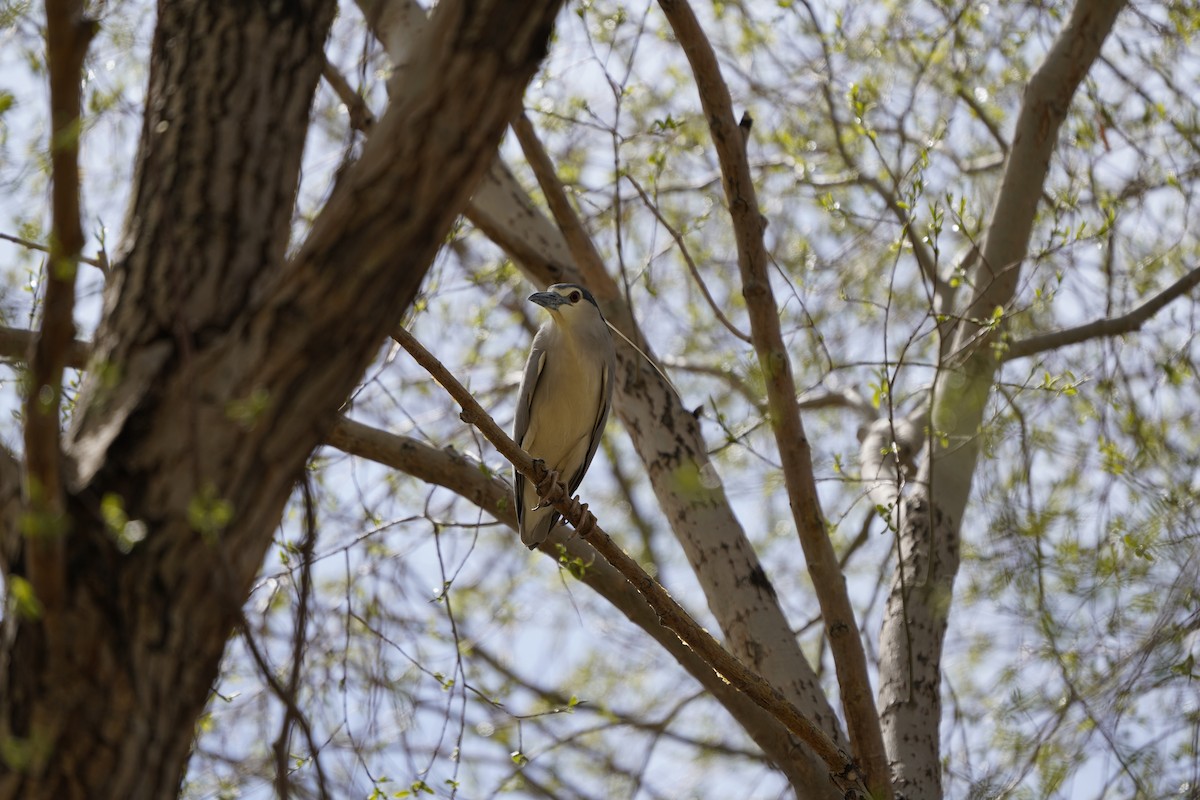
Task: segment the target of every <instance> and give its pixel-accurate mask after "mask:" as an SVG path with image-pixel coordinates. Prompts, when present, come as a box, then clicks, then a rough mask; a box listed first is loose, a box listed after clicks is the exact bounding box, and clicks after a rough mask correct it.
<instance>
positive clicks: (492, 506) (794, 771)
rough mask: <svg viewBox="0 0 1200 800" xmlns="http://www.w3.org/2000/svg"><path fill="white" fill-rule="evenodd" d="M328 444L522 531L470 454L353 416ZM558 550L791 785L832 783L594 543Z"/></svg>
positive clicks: (552, 549) (558, 535) (506, 495)
mask: <svg viewBox="0 0 1200 800" xmlns="http://www.w3.org/2000/svg"><path fill="white" fill-rule="evenodd" d="M328 441H329V444H330V445H332V446H333V447H336V448H338V449H339V450H342V451H343V452H346V453H351V454H354V455H357V456H361V457H363V458H369V459H371V460H373V461H376V462H378V463H381V464H385V465H387V466H390V467H392V468H393V469H397V470H400V471H402V472H405V473H407V474H409V475H412V476H413V477H414V478H417V479H419V480H423V481H426V482H428V483H433V484H437V485H439V486H444V487H446V488H448V489H450V490H451V491H454V492H456V493H458V494H459V495H461V496H462V497H465V498H466V499H467V500H469V501H471V502H472V503H475V504H476V505H478V506H479V507H480V508H482V509H483V510H485V511H487V512H488V513H489V514H491V515H492V516H494V517H495V518H496V519H498V520H500V521H501V522H503V523H504V524H505V525H508V526H509V527H510V528H512V529H513V530H514V531H515V530H516V525H517V520H516V515H515V514H514V512H513V507H512V488H511V487H510V486H509V485H508V484H507V483H506V482H505V481H503V480H501V479H500V478H495V477H489V476H488V475H487V474H485V472H484V471H483V470H481V469H480V468H479V464H478V463H476V462H475V461H473V460H471V459H469V458H467V457H466V456H463V455H460V454H458V453H455V452H453V451H452V450H438V449H436V448H433V447H430V446H429V445H427V444H423V443H422V442H419V441H417V440H415V439H410V438H407V437H403V436H396V435H393V434H390V433H386V432H384V431H381V430H378V429H375V428H371V427H368V426H366V425H363V424H361V423H358V422H354V421H352V420H348V419H343V420H340V421H339V422H338V424H337V425H336V426H335V427H334V429H333V430H332V431H331V432H330V435H329V440H328ZM601 513H603V512H601ZM559 546H562V547H564V548H566V554H567V558H569V559H572V560H573V561H576V563H581V564H586V565H587V567H586V569H584V570H582V574H580V575H579V576H578V577H579V580H580V581H582V582H583V583H584V584H586V585H587V586H588V587H590V588H591V589H592V590H593V591H595V592H596V593H597V594H599V595H600V596H601V597H603V598H604V599H605V600H607V601H608V602H609V603H611V604H612V606H613V608H615V609H616V610H618V611H620V612H621V613H622V614H624V615H625V617H626V618H628V619H629V621H630V622H632V623H633V624H634V625H637V626H638V627H639V628H641V629H642V630H644V631H645V632H646V633H647V634H648V635H649V636H650V637H651V638H653V639H654V640H655V641H656V642H658V644H659V645H660V646H661V647H662V648H663V649H664V650H666V651H667V652H668V653H670V654H671V657H672V658H674V659H675V660H676V661H677V662H678V663H679V665H680V666H681V667H683V669H685V670H686V671H687V672H688V674H690V675H691V676H692V677H693V678H695V679H696V681H697V683H699V684H700V685H701V686H703V687H704V688H705V689H707V690H708V691H709V692H711V693H712V695H713V697H714V698H716V700H717V701H718V702H719V703H720V704H721V705H722V706H724V708H725V709H726V711H728V712H729V714H730V716H732V717H733V719H734V720H736V721H737V723H738V725H740V726H741V727H742V729H743V730H745V731H746V732H747V733H749V734H750V735H751V736H752V737H753V738H754V740H755V741H756V742H757V743H758V744H759V746H760V747H761V748H762V749H763V752H764V753H765V754H766V755H767V757H768V758H770V759H771V760H773V761H774V762H775V764H776V766H777V767H778V768H779V769H780V771H782V772H783V773H784V774H785V775H787V777H788V780H790V781H791V782H792V783H793V784H794V785H796V786H799V787H819V788H822V789H823V788H824V787H825V785H826V783H827V782H828V780H829V779H828V769H827V768H825V767H824V766H821V765H815V764H813V762H812V760H811V759H809V758H796V757H784V758H781V757H779V756H778V755H776V754H780V753H782V754H788V753H792V752H794V751H795V748H796V739H795V737H793V736H792V735H791V734H789V733H788V731H787V728H785V727H784V726H783V725H782V724H781V723H780V722H779V721H778V720H776V719H775V718H774V717H773V716H771V714H769V713H767V712H766V711H764V710H763V709H762V708H760V707H759V706H758V705H757V704H755V703H754V702H753V701H752V700H750V698H748V697H746V695H744V694H742V693H741V692H739V691H738V690H737V689H736V688H734V687H733V686H731V685H730V684H729V682H728V681H726V680H724V679H723V678H721V677H720V676H719V675H717V674H716V673H715V672H713V669H712V666H711V665H710V664H708V663H707V662H706V661H705V660H704V659H702V658H701V657H700V656H699V655H697V654H696V652H695V651H694V650H692V649H691V648H690V647H688V646H687V645H686V644H684V642H683V641H682V640H681V639H680V638H679V637H678V636H676V635H675V633H674V632H672V631H671V630H669V629H668V628H666V627H664V626H663V624H662V621H661V620H660V619H659V617H658V615H657V614H656V613H655V612H654V609H653V608H651V607H650V605H649V604H648V603H647V602H646V600H645V598H644V597H642V595H641V594H639V593H638V591H637V590H636V589H634V587H633V585H632V584H631V583H630V582H629V581H627V580H625V578H624V576H622V575H621V574H620V573H619V572H617V570H616V568H614V567H613V566H612V565H610V564H609V563H608V562H607V561H605V560H604V559H603V558H602V557H600V555H599V554H598V553H597V552H596V550H595V548H593V547H592V545H591V544H589V543H588V542H587V541H585V540H584V539H581V538H580V537H578V536H576V535H575V534H574V532H573V531H570V530H569V529H567V528H564V527H559V528H557V529H556V532H555V533H553V534H552V535H551V537H550V538H549V539H547V540H546V542H545V543H544V544H543V545H542V549H543V550H544V551H545V552H547V553H549V554H551V555H552V556H553V557H554V558H557V557H558V548H559ZM809 794H817V791H816V789H815V788H814V790H813V791H811V792H810V791H808V790H805V794H802V795H801V796H807V795H809Z"/></svg>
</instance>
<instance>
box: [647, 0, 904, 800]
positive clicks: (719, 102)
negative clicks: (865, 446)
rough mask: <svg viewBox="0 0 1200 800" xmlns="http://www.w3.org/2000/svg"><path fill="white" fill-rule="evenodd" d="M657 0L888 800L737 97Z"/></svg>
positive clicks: (805, 539)
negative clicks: (686, 75) (683, 62)
mask: <svg viewBox="0 0 1200 800" xmlns="http://www.w3.org/2000/svg"><path fill="white" fill-rule="evenodd" d="M659 6H660V7H661V8H662V10H663V13H664V14H665V15H666V17H667V21H668V22H669V23H670V25H671V29H672V30H673V31H674V33H675V38H676V39H677V40H678V41H679V44H680V46H681V47H682V48H683V51H684V54H685V55H686V56H687V59H688V63H689V64H690V65H691V68H692V73H693V75H695V78H696V88H697V91H698V92H699V95H700V104H701V106H702V108H703V110H704V117H705V119H706V120H707V121H708V125H709V130H710V132H711V134H712V138H713V144H714V145H715V148H716V151H717V158H718V161H719V162H720V165H721V174H722V176H723V177H724V181H723V184H724V187H725V195H726V200H727V204H728V207H729V215H730V219H731V222H732V224H733V229H734V238H735V240H736V242H737V249H738V268H739V270H740V272H741V277H742V294H743V296H744V297H745V298H746V308H747V311H748V313H749V317H750V331H751V336H753V338H754V349H755V352H756V353H757V355H758V359H759V364H760V366H761V368H762V372H763V379H764V383H765V385H766V390H767V401H768V408H769V409H770V415H769V416H770V420H771V428H772V430H773V432H774V434H775V441H776V445H777V448H778V451H779V458H780V462H781V464H782V466H783V478H784V484H785V486H786V487H787V492H788V498H789V500H790V505H791V508H792V513H793V518H794V520H795V525H796V532H797V534H798V535H799V538H800V545H801V547H802V549H803V550H804V557H805V561H806V562H807V564H808V571H809V576H810V577H811V578H812V581H813V587H814V589H815V591H816V594H817V600H818V602H819V604H820V607H821V615H822V616H823V617H824V619H825V629H826V633H827V636H828V639H829V643H830V648H831V650H832V652H833V657H834V666H835V668H836V672H837V678H838V686H839V689H840V690H841V695H842V706H843V708H844V709H845V712H846V727H847V730H848V732H849V734H850V742H851V746H852V748H853V750H854V754H855V756H856V757H857V758H858V759H859V761H860V762H861V764H862V765H863V768H864V770H865V772H866V782H867V785H868V786H870V787H871V794H872V796H873V797H876V798H879V800H887V799H888V798H891V796H892V787H891V778H890V773H889V770H888V762H887V752H886V750H885V749H884V745H883V731H882V728H881V727H880V723H879V712H878V710H877V709H876V707H875V699H874V696H873V693H872V691H871V679H870V675H869V673H868V672H867V658H866V652H865V650H864V649H863V644H862V639H861V637H860V635H859V629H858V621H857V620H856V618H855V615H854V608H853V606H852V605H851V603H850V597H849V595H848V593H847V591H846V580H845V576H844V575H843V574H842V572H841V570H840V569H839V567H838V559H837V554H836V553H835V552H834V549H833V544H832V542H830V539H829V535H828V532H827V531H826V529H825V521H824V517H823V515H822V513H821V506H820V498H819V497H818V495H817V488H816V480H815V477H814V475H813V467H812V451H811V449H810V447H809V444H808V438H807V437H806V435H805V433H804V425H803V422H802V421H801V419H800V411H799V409H798V408H797V405H796V383H795V379H794V378H793V376H792V367H791V361H790V358H789V355H788V349H787V347H786V346H785V344H784V341H783V334H782V331H781V329H780V324H779V308H778V305H777V303H776V302H775V297H774V293H773V291H772V289H771V282H770V275H769V264H770V262H769V259H768V256H767V252H766V247H765V245H764V243H763V231H764V230H765V228H766V220H765V219H764V218H763V216H762V213H761V212H760V211H759V208H758V198H757V192H756V190H755V187H754V181H753V178H752V176H751V173H750V162H749V159H748V158H747V156H746V140H745V137H744V136H743V134H742V130H741V128H740V127H739V126H738V123H737V119H736V117H735V116H734V113H733V99H732V97H731V96H730V94H729V87H728V86H727V85H726V84H725V79H724V78H723V77H722V75H721V68H720V65H719V63H718V61H717V56H716V53H715V52H714V51H713V48H712V43H711V42H709V40H708V37H707V36H705V34H704V31H703V29H702V28H701V27H700V23H699V21H698V20H697V19H696V15H695V13H694V12H693V11H692V8H691V6H690V5H689V4H688V3H687V2H686V0H659Z"/></svg>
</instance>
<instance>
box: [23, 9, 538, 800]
mask: <svg viewBox="0 0 1200 800" xmlns="http://www.w3.org/2000/svg"><path fill="white" fill-rule="evenodd" d="M558 5H559V4H558V3H557V2H554V1H553V0H543V1H542V2H537V3H514V2H501V1H500V0H493V2H476V3H465V2H464V3H456V2H450V1H448V2H444V3H442V4H441V5H439V7H438V12H437V14H435V16H434V19H433V21H432V31H431V36H430V37H429V38H428V41H427V42H426V43H423V45H422V47H421V48H420V49H419V52H418V56H419V59H420V62H419V63H420V65H421V66H420V68H419V69H418V70H417V71H416V72H415V73H414V74H413V75H411V76H408V80H407V81H406V82H405V84H404V85H403V86H397V87H394V90H393V102H392V107H391V108H390V109H389V111H388V113H387V114H386V115H385V116H384V117H383V119H381V120H380V122H379V125H378V128H377V130H378V131H379V133H380V134H381V135H379V136H377V137H375V138H373V139H372V141H371V143H369V145H368V146H367V147H366V148H365V149H364V151H363V155H362V158H361V159H360V161H359V162H358V163H357V164H355V165H354V166H353V167H352V168H350V169H349V170H348V171H347V173H346V174H345V175H344V176H343V178H342V180H341V182H340V183H339V185H338V186H337V187H336V189H335V191H334V192H333V195H332V196H331V198H330V201H329V203H328V204H327V206H326V208H325V209H324V210H323V211H322V213H321V214H320V216H319V217H318V219H317V221H316V222H315V223H314V226H313V230H312V232H311V234H310V235H309V238H308V240H307V241H306V243H305V245H304V246H303V247H302V248H301V249H300V251H299V252H298V253H297V255H296V256H295V257H294V258H292V259H291V260H290V261H285V259H284V255H285V249H286V247H287V240H288V235H289V231H290V226H291V217H292V210H293V202H294V197H295V191H296V186H297V181H298V175H299V167H300V159H301V154H302V150H303V146H304V140H305V135H306V131H307V126H308V119H309V108H310V105H311V100H312V95H313V90H314V88H315V86H316V82H317V80H318V78H319V76H320V73H321V68H322V65H323V63H324V55H323V45H324V41H325V38H326V36H327V33H328V29H329V24H330V21H331V19H332V17H333V12H334V3H333V2H332V0H299V1H298V2H292V3H284V4H258V3H246V4H243V3H238V2H215V1H213V2H199V1H198V0H193V2H186V3H185V2H172V3H163V4H162V7H161V8H160V12H159V21H158V27H157V30H156V32H155V37H154V43H153V49H152V63H151V71H150V86H149V90H148V94H147V101H146V118H145V124H144V127H143V132H142V140H141V147H140V151H139V157H138V166H137V172H136V177H135V185H134V189H133V193H132V201H131V208H130V214H129V219H128V222H127V231H126V239H125V242H126V244H125V247H124V249H123V252H122V253H121V255H120V257H119V259H118V260H117V263H116V264H115V265H114V269H113V273H112V277H111V280H110V284H109V286H108V287H107V289H106V296H105V309H104V319H103V322H102V324H101V326H100V329H99V330H98V332H97V336H96V341H95V351H94V354H93V357H92V360H91V362H90V364H89V369H88V375H87V381H86V384H85V386H84V388H83V390H82V392H81V395H80V398H79V401H78V409H77V412H76V417H75V422H74V426H73V429H72V431H71V434H70V436H69V438H68V443H67V452H66V456H67V460H68V463H69V464H71V465H72V467H73V468H71V469H69V472H68V475H67V478H68V481H67V485H68V488H69V495H68V497H67V503H66V508H67V517H68V519H67V520H65V523H66V527H67V532H66V534H65V539H64V542H65V553H66V557H65V562H66V563H65V564H64V565H63V566H64V569H65V575H66V587H67V592H66V596H65V597H64V598H63V600H62V602H61V603H60V604H58V605H57V607H56V610H55V611H54V613H43V614H37V613H35V612H34V606H33V605H32V604H30V605H27V606H26V607H25V610H24V612H20V611H19V612H16V613H9V614H6V616H5V620H4V623H5V629H4V639H3V643H2V649H0V754H2V755H3V757H4V758H3V766H0V798H22V799H23V800H36V798H43V797H45V798H49V797H53V798H58V799H60V800H61V799H62V798H102V797H113V798H122V799H123V800H124V799H125V798H147V799H149V798H161V797H167V796H173V795H174V794H176V793H177V791H178V787H179V784H180V780H181V777H182V775H183V771H184V768H185V765H186V760H187V755H188V751H189V748H190V746H191V743H192V738H193V732H194V726H195V721H196V718H197V717H198V715H199V714H200V712H201V711H202V709H203V707H204V704H205V702H206V700H207V699H208V695H209V692H210V687H211V686H212V682H213V680H214V679H215V677H216V674H217V668H218V665H219V662H220V659H221V656H222V653H223V651H224V647H225V642H226V640H227V638H228V636H229V634H230V632H231V630H232V629H233V626H234V624H235V623H236V621H237V619H238V618H239V615H240V609H241V605H242V603H243V601H244V599H245V597H246V593H247V591H248V588H249V585H250V582H251V581H252V579H253V577H254V575H255V574H256V572H257V571H258V569H259V567H260V565H261V563H262V559H263V555H264V552H265V550H266V548H267V547H268V546H269V544H270V542H271V538H272V534H273V531H274V529H275V526H276V525H277V524H278V521H279V517H280V514H281V512H282V509H283V506H284V503H285V502H286V500H287V497H288V495H289V494H290V492H291V489H292V485H293V483H294V481H295V479H296V477H297V476H298V475H299V474H300V472H301V470H302V469H303V466H304V462H305V460H306V459H307V457H308V454H309V453H310V452H311V450H312V449H313V447H315V446H316V445H317V444H318V443H320V442H321V441H322V438H323V436H324V434H325V433H326V431H327V430H328V428H329V426H330V425H331V424H332V422H333V420H334V415H335V413H336V411H337V408H338V407H339V405H340V404H341V403H342V402H343V400H344V398H345V397H346V395H347V394H348V392H349V391H350V390H351V388H352V387H353V385H354V384H355V382H356V381H357V380H358V379H359V376H360V375H361V373H362V370H363V369H364V368H365V366H366V365H367V363H369V361H370V359H371V358H372V356H373V355H374V354H375V353H376V352H377V351H378V348H379V346H380V345H381V343H382V342H383V341H384V338H385V336H386V335H387V333H388V331H390V330H392V329H393V327H394V326H395V324H396V322H397V320H398V319H399V317H400V315H401V314H402V313H403V312H404V310H405V308H406V307H407V306H408V305H409V303H410V302H411V300H412V298H413V296H414V295H415V292H416V290H417V287H418V285H419V283H420V280H421V278H422V277H423V275H424V274H425V271H426V270H427V268H428V265H429V263H430V262H431V260H432V258H433V255H434V254H435V252H436V250H437V248H438V246H439V245H440V244H441V242H442V240H443V239H444V237H445V234H446V231H447V230H448V229H449V226H450V224H451V223H452V221H453V219H454V217H455V215H456V213H457V210H458V209H459V208H461V206H462V204H463V203H464V202H465V201H466V199H467V197H468V195H469V194H470V191H471V188H472V187H473V186H474V184H475V182H476V181H477V180H478V176H479V175H480V173H481V172H482V171H483V169H484V168H485V167H486V165H487V163H488V161H489V160H490V158H491V156H492V154H493V153H494V152H495V149H496V146H497V144H498V142H499V139H500V135H501V133H502V131H503V128H504V124H505V123H506V121H507V120H508V119H510V118H511V116H512V115H513V114H514V113H515V112H516V110H517V107H518V104H519V100H520V96H521V94H522V92H523V90H524V86H525V84H526V82H527V81H528V79H529V78H530V77H531V76H532V74H533V72H534V70H535V69H536V67H537V65H538V63H539V62H540V60H541V58H542V56H543V55H544V53H545V48H546V46H547V42H548V38H549V34H550V31H551V25H552V22H553V19H554V15H555V13H556V11H557V9H558ZM14 472H15V470H14V469H13V466H12V464H11V462H10V463H8V464H7V465H6V464H4V463H0V477H2V478H4V479H5V481H4V484H3V485H0V512H3V513H4V517H3V519H2V520H0V524H2V526H3V527H2V529H0V533H2V534H3V537H4V538H3V541H2V542H0V554H2V555H3V558H4V564H3V566H4V569H5V571H6V578H7V580H8V583H9V586H10V587H13V586H18V587H20V586H22V585H26V584H24V583H23V579H24V577H25V574H26V571H27V551H28V549H29V548H28V543H27V542H26V541H25V540H24V539H23V536H24V535H25V533H24V532H23V531H22V527H21V525H22V523H21V513H20V512H21V509H20V508H19V507H18V506H19V503H17V502H14V501H13V499H12V498H13V493H12V491H11V481H10V480H9V478H10V477H11V476H12V474H13V473H14ZM126 523H128V524H126Z"/></svg>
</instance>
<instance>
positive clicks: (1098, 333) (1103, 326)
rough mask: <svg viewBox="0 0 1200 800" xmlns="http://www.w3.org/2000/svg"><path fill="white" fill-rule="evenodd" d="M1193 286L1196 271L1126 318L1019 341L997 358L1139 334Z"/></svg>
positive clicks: (1199, 277) (1199, 281)
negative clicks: (1104, 338) (1099, 339)
mask: <svg viewBox="0 0 1200 800" xmlns="http://www.w3.org/2000/svg"><path fill="white" fill-rule="evenodd" d="M1197 286H1200V267H1196V268H1195V269H1193V270H1192V271H1190V272H1188V273H1187V274H1186V275H1184V276H1183V277H1182V278H1180V279H1179V280H1177V281H1175V282H1174V283H1173V284H1171V285H1170V286H1168V287H1167V288H1166V289H1163V290H1162V291H1161V292H1159V293H1158V294H1156V295H1154V297H1151V298H1150V299H1149V300H1147V301H1146V302H1145V303H1142V304H1141V305H1140V306H1138V307H1137V308H1135V309H1133V310H1132V311H1130V312H1128V313H1126V314H1122V315H1121V316H1119V317H1104V318H1102V319H1098V320H1094V321H1092V322H1088V323H1086V324H1084V325H1079V326H1076V327H1074V328H1064V329H1063V330H1058V331H1050V332H1048V333H1042V334H1038V335H1035V336H1030V337H1029V338H1027V339H1020V340H1018V341H1015V342H1012V343H1011V344H1009V345H1008V348H1007V349H1006V350H1005V351H1004V353H1003V354H1002V355H1001V358H1002V360H1004V361H1012V360H1014V359H1018V358H1028V357H1029V356H1034V355H1037V354H1039V353H1045V352H1046V351H1048V350H1057V349H1058V348H1060V347H1066V346H1068V345H1072V344H1079V343H1080V342H1086V341H1087V340H1089V339H1098V338H1100V337H1107V336H1120V335H1122V334H1126V333H1134V332H1135V331H1139V330H1141V328H1142V326H1143V325H1145V324H1146V322H1147V321H1148V320H1149V319H1150V318H1151V317H1153V316H1154V315H1155V314H1157V313H1158V312H1159V311H1161V310H1163V309H1164V308H1166V306H1167V305H1168V304H1169V303H1170V302H1171V301H1172V300H1175V299H1176V298H1179V297H1182V296H1183V295H1185V294H1187V293H1188V292H1190V291H1191V290H1192V289H1195V288H1196V287H1197Z"/></svg>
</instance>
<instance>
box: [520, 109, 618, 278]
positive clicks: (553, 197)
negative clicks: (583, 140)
mask: <svg viewBox="0 0 1200 800" xmlns="http://www.w3.org/2000/svg"><path fill="white" fill-rule="evenodd" d="M512 127H513V131H514V132H515V133H516V134H517V141H519V142H520V143H521V150H522V151H523V152H524V153H525V160H526V161H528V162H529V166H530V167H531V168H532V169H533V174H534V175H535V176H536V177H537V180H538V185H539V186H541V187H542V194H543V195H545V197H546V204H547V205H548V206H550V213H551V214H552V215H553V216H554V221H555V222H556V223H557V224H558V229H559V230H560V231H562V235H563V238H565V239H566V240H567V246H568V247H569V248H570V250H571V257H572V258H574V259H575V263H576V264H577V265H578V266H579V270H580V272H582V273H583V279H584V282H585V283H587V285H588V287H589V288H590V289H592V290H593V291H599V287H601V286H603V285H605V284H607V283H608V281H606V280H604V277H605V276H606V275H607V273H606V272H605V270H604V259H602V258H601V257H600V253H599V251H597V250H596V245H595V244H594V243H593V242H592V238H591V237H590V236H588V233H587V231H586V230H585V229H584V227H583V223H582V222H580V221H579V217H578V215H576V214H575V210H574V209H573V208H571V204H570V202H568V200H567V193H566V192H565V191H564V190H563V185H562V183H561V182H560V181H559V179H558V176H557V175H556V174H555V172H554V164H553V163H551V161H550V156H549V155H547V154H546V148H544V147H542V143H541V141H540V140H539V139H538V137H537V133H536V132H535V131H534V130H533V123H531V122H530V121H529V117H527V116H525V114H520V115H519V116H518V117H517V118H516V120H514V121H513V126H512ZM597 297H599V295H597Z"/></svg>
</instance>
